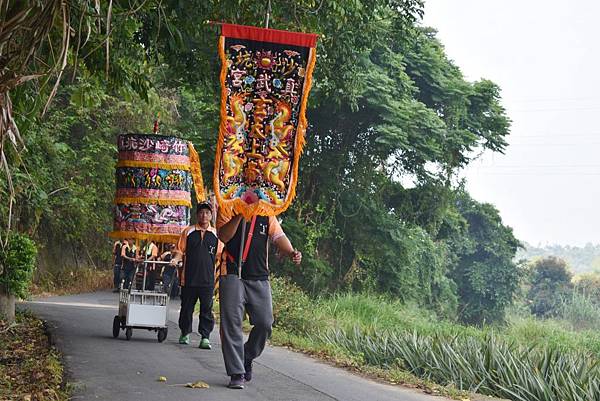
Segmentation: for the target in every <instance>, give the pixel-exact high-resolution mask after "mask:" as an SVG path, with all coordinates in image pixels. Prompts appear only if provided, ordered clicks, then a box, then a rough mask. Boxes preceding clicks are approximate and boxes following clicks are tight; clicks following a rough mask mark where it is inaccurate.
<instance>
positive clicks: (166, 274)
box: [160, 244, 179, 299]
mask: <svg viewBox="0 0 600 401" xmlns="http://www.w3.org/2000/svg"><path fill="white" fill-rule="evenodd" d="M174 251H175V244H169V246H168V247H167V250H166V252H163V254H162V255H160V260H161V261H163V262H170V261H171V259H173V257H174V255H173V252H174ZM162 281H163V287H164V289H165V291H167V289H168V286H169V284H170V283H171V281H172V282H173V284H172V286H171V291H170V292H169V296H170V297H171V299H174V298H175V296H177V292H178V291H179V278H178V277H177V269H176V267H175V266H173V265H171V264H168V265H165V267H164V269H163V271H162Z"/></svg>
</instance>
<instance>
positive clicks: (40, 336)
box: [0, 313, 68, 401]
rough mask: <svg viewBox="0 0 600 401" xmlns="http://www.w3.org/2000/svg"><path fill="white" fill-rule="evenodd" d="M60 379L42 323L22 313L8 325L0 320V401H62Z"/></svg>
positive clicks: (63, 392)
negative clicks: (0, 400)
mask: <svg viewBox="0 0 600 401" xmlns="http://www.w3.org/2000/svg"><path fill="white" fill-rule="evenodd" d="M63 377H64V376H63V366H62V363H61V361H60V356H59V353H58V352H57V351H56V350H55V349H54V348H53V347H52V346H51V345H50V342H49V338H48V334H47V332H46V329H45V327H44V324H43V322H42V321H40V320H39V319H36V318H35V317H33V316H31V315H29V314H25V313H17V315H16V319H15V321H14V322H13V323H10V324H9V323H7V322H6V321H5V320H0V399H2V400H15V401H16V400H18V401H24V400H27V401H66V400H67V399H68V389H67V388H66V387H65V383H64V382H63Z"/></svg>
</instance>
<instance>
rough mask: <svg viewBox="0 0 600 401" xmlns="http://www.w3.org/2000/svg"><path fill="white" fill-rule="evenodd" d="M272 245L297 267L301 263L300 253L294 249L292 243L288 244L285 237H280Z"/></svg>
mask: <svg viewBox="0 0 600 401" xmlns="http://www.w3.org/2000/svg"><path fill="white" fill-rule="evenodd" d="M273 243H274V244H275V246H277V248H279V251H280V252H281V253H283V254H284V255H285V256H287V257H289V258H290V259H292V262H294V263H295V264H297V265H299V264H300V262H301V261H302V253H300V251H298V250H296V249H294V247H293V246H292V243H291V242H290V240H289V239H288V237H287V236H285V235H282V236H280V237H279V238H277V239H276V240H275V241H273Z"/></svg>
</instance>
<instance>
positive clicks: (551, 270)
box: [528, 256, 572, 317]
mask: <svg viewBox="0 0 600 401" xmlns="http://www.w3.org/2000/svg"><path fill="white" fill-rule="evenodd" d="M571 279H572V275H571V273H570V272H569V268H568V265H567V262H565V261H564V260H563V259H560V258H556V257H553V256H550V257H547V258H543V259H539V260H537V261H535V262H534V263H533V265H532V266H531V288H530V290H529V294H528V299H529V301H530V308H531V313H533V314H535V315H536V316H539V317H550V316H552V315H553V314H555V313H556V312H557V308H558V306H559V305H560V302H561V299H562V298H563V297H564V296H566V295H569V293H570V291H571V288H572V285H571Z"/></svg>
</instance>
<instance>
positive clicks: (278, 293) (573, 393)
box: [272, 278, 600, 401]
mask: <svg viewBox="0 0 600 401" xmlns="http://www.w3.org/2000/svg"><path fill="white" fill-rule="evenodd" d="M272 286H273V297H274V313H275V326H276V331H275V334H274V342H275V343H277V344H281V345H288V346H291V347H293V348H295V349H299V350H303V351H305V352H308V353H311V354H313V355H317V356H319V357H322V358H324V359H326V360H329V361H331V362H334V363H336V364H338V365H340V366H345V367H349V368H351V369H353V370H356V371H359V372H362V373H366V374H371V375H375V376H377V377H380V378H383V379H385V380H387V381H389V382H398V383H402V384H406V385H409V386H415V387H419V388H422V389H425V390H426V391H427V392H432V393H436V394H441V395H445V396H448V397H453V398H467V397H468V394H469V393H475V392H477V393H481V394H485V395H489V396H493V397H500V398H504V399H511V400H515V401H555V400H561V401H582V400H586V401H600V358H599V357H598V347H599V345H598V344H599V343H600V342H598V334H596V333H594V332H589V331H588V332H575V331H572V330H569V328H568V326H566V325H565V324H564V322H561V321H538V320H535V319H532V318H524V317H521V318H514V319H511V321H510V322H509V324H508V326H506V327H491V326H488V327H484V328H476V327H466V326H462V325H459V324H456V323H452V322H448V321H444V320H442V319H439V318H437V317H436V316H435V315H433V314H431V313H430V312H428V311H425V310H422V309H419V308H416V307H411V306H410V305H403V304H401V303H399V302H397V301H394V300H390V299H387V298H385V297H381V296H377V295H365V294H340V295H336V296H331V297H321V298H317V299H309V298H308V297H307V296H306V294H304V293H303V292H302V291H301V290H299V289H298V288H297V287H294V286H293V285H291V284H290V283H289V282H287V281H285V280H282V279H277V278H276V279H274V280H272Z"/></svg>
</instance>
